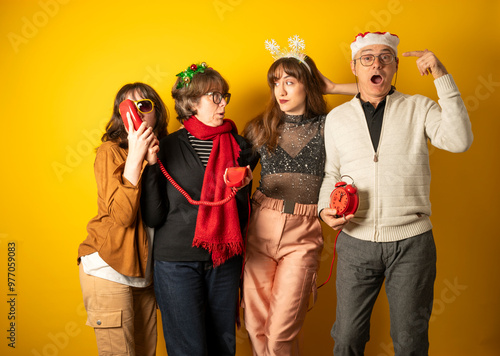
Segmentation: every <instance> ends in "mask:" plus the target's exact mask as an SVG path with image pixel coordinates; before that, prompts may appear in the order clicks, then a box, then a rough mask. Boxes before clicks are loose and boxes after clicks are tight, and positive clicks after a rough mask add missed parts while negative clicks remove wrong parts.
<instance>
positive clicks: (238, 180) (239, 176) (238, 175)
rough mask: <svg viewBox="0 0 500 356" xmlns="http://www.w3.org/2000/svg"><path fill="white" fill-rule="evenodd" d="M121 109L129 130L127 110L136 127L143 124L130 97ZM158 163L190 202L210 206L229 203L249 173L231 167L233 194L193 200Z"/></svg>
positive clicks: (228, 181)
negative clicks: (206, 199)
mask: <svg viewBox="0 0 500 356" xmlns="http://www.w3.org/2000/svg"><path fill="white" fill-rule="evenodd" d="M119 111H120V115H121V117H122V120H123V123H124V124H125V127H126V128H127V130H128V119H127V112H128V113H129V114H130V118H131V119H132V122H133V124H134V129H136V130H137V129H138V128H139V126H141V124H142V119H141V118H140V116H139V114H138V113H137V108H136V106H135V103H134V102H133V101H132V100H130V99H125V100H123V101H122V102H121V103H120V106H119ZM158 164H159V165H160V170H161V171H162V172H163V174H164V175H165V177H166V178H167V179H168V181H169V182H170V183H171V184H172V185H173V186H174V187H175V188H176V189H177V190H178V191H179V192H180V193H181V194H182V195H183V196H184V197H185V198H186V199H187V200H188V201H189V203H191V204H193V205H208V206H219V205H223V204H225V203H227V202H228V201H230V200H231V199H232V198H233V197H234V196H235V195H236V193H237V192H238V190H237V189H236V188H239V187H241V186H242V185H243V179H245V177H246V174H247V168H246V167H229V168H228V169H227V172H226V185H227V186H228V187H231V190H232V192H231V194H230V195H229V196H227V197H226V198H224V199H223V200H220V201H216V202H210V201H203V200H193V199H192V198H191V197H190V196H189V194H188V193H187V192H186V191H185V190H184V189H182V187H181V186H180V185H179V184H177V182H176V181H175V180H174V179H173V178H172V177H171V176H170V174H168V172H167V170H166V169H165V167H164V166H163V164H162V163H161V161H160V160H159V159H158Z"/></svg>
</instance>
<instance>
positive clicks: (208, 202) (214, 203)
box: [158, 159, 238, 206]
mask: <svg viewBox="0 0 500 356" xmlns="http://www.w3.org/2000/svg"><path fill="white" fill-rule="evenodd" d="M158 164H159V166H160V170H161V171H162V172H163V174H164V175H165V177H166V178H167V179H168V181H169V182H170V183H171V184H172V185H173V186H174V188H175V189H177V190H178V191H179V193H181V194H182V195H183V196H184V197H185V198H186V199H187V201H188V202H189V203H190V204H192V205H207V206H221V205H224V204H226V203H227V202H228V201H230V200H231V199H233V198H234V196H235V195H236V193H238V189H236V188H235V187H233V188H231V190H232V192H231V194H230V195H229V196H227V197H226V198H224V199H223V200H219V201H213V202H212V201H205V200H193V199H191V197H190V196H189V194H188V193H187V192H186V191H185V190H184V189H182V188H181V186H180V185H179V184H177V182H176V181H175V180H174V179H173V178H172V177H171V176H170V174H168V172H167V170H166V169H165V167H164V166H163V164H162V163H161V161H160V160H159V159H158Z"/></svg>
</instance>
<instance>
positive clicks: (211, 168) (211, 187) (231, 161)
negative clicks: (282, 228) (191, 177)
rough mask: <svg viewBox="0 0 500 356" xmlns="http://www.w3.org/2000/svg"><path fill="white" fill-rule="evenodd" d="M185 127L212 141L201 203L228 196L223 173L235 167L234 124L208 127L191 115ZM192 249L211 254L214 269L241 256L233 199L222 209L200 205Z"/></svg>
mask: <svg viewBox="0 0 500 356" xmlns="http://www.w3.org/2000/svg"><path fill="white" fill-rule="evenodd" d="M184 127H185V128H186V130H188V131H189V132H190V133H191V135H193V136H194V137H196V138H197V139H200V140H212V141H213V147H212V152H211V153H210V157H209V159H208V163H207V167H206V169H205V176H204V178H203V187H202V189H201V197H200V200H208V201H218V200H222V199H224V198H225V197H226V196H228V195H229V194H231V189H230V188H228V187H227V186H226V184H225V183H224V179H223V176H224V172H225V170H226V168H228V167H235V166H237V165H238V157H239V155H240V146H239V145H238V143H237V142H236V139H235V138H234V137H233V135H232V134H231V133H232V132H234V133H238V130H237V128H236V125H235V124H234V122H232V121H231V120H228V119H224V122H223V124H222V125H221V126H218V127H211V126H207V125H205V124H204V123H202V122H201V121H200V120H198V119H197V118H196V117H194V116H192V117H191V118H189V119H188V120H186V121H184ZM193 246H195V247H201V248H204V249H206V250H208V251H209V252H210V253H211V254H212V261H213V265H214V267H217V266H219V265H221V264H223V263H224V262H225V261H226V260H228V259H229V258H231V257H233V256H235V255H239V254H242V253H243V238H242V236H241V230H240V223H239V218H238V209H237V206H236V200H235V199H231V200H230V201H229V202H227V203H226V204H224V205H221V206H206V205H200V207H199V210H198V217H197V220H196V229H195V233H194V239H193Z"/></svg>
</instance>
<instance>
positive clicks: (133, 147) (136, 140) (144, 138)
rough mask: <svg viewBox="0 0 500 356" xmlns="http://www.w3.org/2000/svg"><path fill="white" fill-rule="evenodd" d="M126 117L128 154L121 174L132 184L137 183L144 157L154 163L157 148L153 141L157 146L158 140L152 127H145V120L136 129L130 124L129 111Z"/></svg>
mask: <svg viewBox="0 0 500 356" xmlns="http://www.w3.org/2000/svg"><path fill="white" fill-rule="evenodd" d="M126 117H127V121H128V127H129V130H127V132H128V136H127V138H128V155H127V161H126V162H125V168H124V171H123V176H124V177H125V178H126V179H127V180H128V181H129V182H130V183H132V184H133V185H137V183H138V182H139V177H140V172H141V169H142V162H143V161H144V159H148V158H149V159H150V160H151V161H154V162H155V163H156V153H157V152H158V150H157V149H156V148H155V142H156V146H158V140H157V138H156V136H155V134H154V133H153V129H152V128H151V127H147V126H146V123H145V122H143V123H142V124H141V125H140V126H139V128H138V129H137V131H136V130H135V128H134V125H133V124H132V119H131V117H130V113H128V112H127V113H126ZM150 148H151V152H150ZM148 163H149V160H148Z"/></svg>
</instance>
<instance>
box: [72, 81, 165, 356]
mask: <svg viewBox="0 0 500 356" xmlns="http://www.w3.org/2000/svg"><path fill="white" fill-rule="evenodd" d="M125 99H130V100H132V101H134V102H135V105H136V107H137V109H138V113H139V116H140V118H141V119H142V120H143V123H142V124H141V126H140V127H139V128H138V130H137V131H136V130H134V126H133V125H132V121H131V120H130V119H129V125H128V127H130V130H129V131H128V132H127V130H126V129H125V126H124V124H123V121H122V119H121V116H120V112H119V105H120V103H121V102H122V101H123V100H125ZM167 123H168V116H167V111H166V108H165V105H164V103H163V101H162V100H161V99H160V97H159V95H158V94H157V93H156V91H155V90H154V89H153V88H151V87H150V86H149V85H147V84H143V83H133V84H127V85H125V86H123V87H122V88H121V89H120V90H119V91H118V93H117V94H116V97H115V102H114V107H113V114H112V116H111V119H110V120H109V122H108V123H107V125H106V132H105V133H104V135H103V136H102V138H101V140H102V144H101V145H100V146H99V147H98V149H97V153H96V159H95V163H94V171H95V177H96V182H97V215H96V216H95V217H94V218H93V219H92V220H90V222H89V223H88V225H87V232H88V235H87V238H86V239H85V241H83V243H82V244H81V245H80V247H79V249H78V262H79V264H80V284H81V287H82V294H83V302H84V305H85V309H86V310H87V315H88V318H87V325H89V326H91V327H93V328H94V331H95V335H96V339H97V349H98V352H99V355H151V356H152V355H155V354H156V335H157V333H156V301H155V296H154V290H153V286H152V269H151V267H152V266H151V260H152V255H151V250H152V246H153V243H152V242H153V241H152V235H150V234H148V233H147V232H146V229H145V226H144V225H143V223H142V218H141V210H140V195H141V184H140V183H141V176H142V175H143V171H144V169H145V167H146V166H147V165H148V164H152V163H156V153H157V152H158V149H159V147H158V139H160V138H162V137H163V136H166V134H167Z"/></svg>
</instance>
